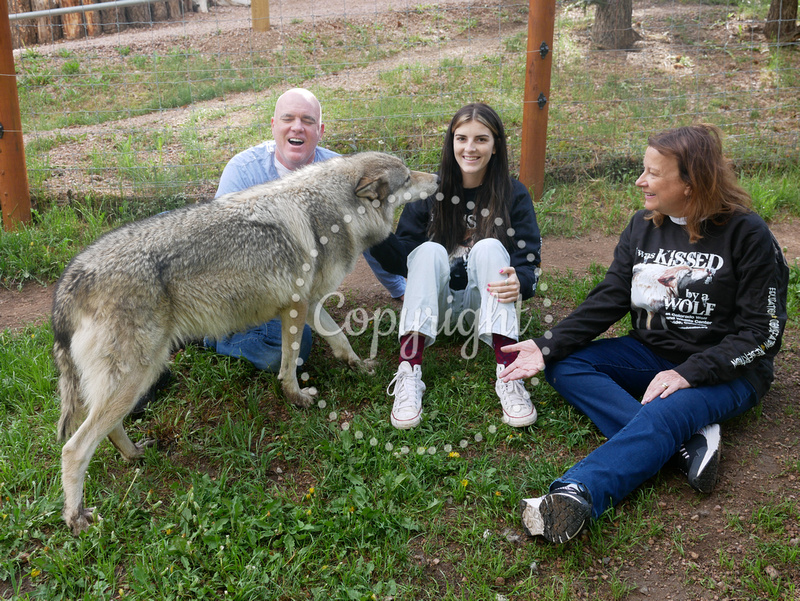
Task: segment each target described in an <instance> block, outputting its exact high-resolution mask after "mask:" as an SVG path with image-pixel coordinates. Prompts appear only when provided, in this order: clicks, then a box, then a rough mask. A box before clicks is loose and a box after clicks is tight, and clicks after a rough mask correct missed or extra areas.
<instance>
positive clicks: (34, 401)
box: [0, 270, 798, 600]
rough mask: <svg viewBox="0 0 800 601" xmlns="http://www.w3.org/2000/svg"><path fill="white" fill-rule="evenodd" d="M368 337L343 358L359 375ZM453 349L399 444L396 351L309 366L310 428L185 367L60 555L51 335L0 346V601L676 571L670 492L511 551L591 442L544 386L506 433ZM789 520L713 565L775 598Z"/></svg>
mask: <svg viewBox="0 0 800 601" xmlns="http://www.w3.org/2000/svg"><path fill="white" fill-rule="evenodd" d="M598 273H599V270H594V271H593V273H591V274H589V275H587V276H586V277H578V278H576V277H575V276H574V275H567V276H558V277H555V278H547V277H545V279H544V280H543V282H542V283H543V284H545V286H544V290H541V291H540V296H541V297H543V298H544V297H547V298H552V299H555V300H556V302H557V303H558V304H559V305H562V306H569V305H570V304H572V302H573V299H572V297H570V294H571V291H572V290H573V289H575V290H578V292H575V293H574V295H575V296H576V297H579V296H580V295H581V294H583V291H585V290H588V289H589V288H590V287H591V286H592V285H593V283H594V282H595V281H596V280H597V277H598ZM575 284H578V286H577V287H576V286H575ZM575 300H577V299H575ZM529 305H530V304H529ZM526 311H535V307H533V306H528V307H527V309H526ZM339 317H340V319H342V316H339ZM536 323H537V321H536V320H534V324H536ZM533 327H534V328H535V331H537V332H538V331H540V329H541V327H542V326H537V325H534V326H533ZM531 333H534V332H531ZM371 337H372V332H370V331H367V332H365V333H364V334H363V335H361V336H355V337H353V338H352V340H353V343H354V346H355V349H356V351H357V352H359V353H360V354H361V355H362V356H363V355H367V354H368V353H369V350H370V346H371ZM462 343H463V339H460V338H457V337H456V338H446V339H444V340H442V341H440V343H437V345H436V346H435V347H432V348H431V349H430V351H429V354H430V355H431V356H430V357H429V359H430V360H429V361H427V362H426V365H425V367H424V368H423V369H424V378H425V381H426V383H427V384H428V392H427V394H426V399H425V411H426V412H425V414H424V415H425V417H424V419H423V422H422V424H421V425H420V427H418V428H417V429H415V430H412V431H398V430H395V429H394V428H392V427H391V426H390V424H389V423H388V419H387V415H386V413H387V411H388V408H389V401H388V400H387V397H386V395H385V391H384V388H385V385H386V383H387V382H388V381H389V379H390V378H391V372H392V369H391V365H392V357H393V355H394V353H396V348H395V347H396V342H394V341H390V340H388V339H382V340H381V344H380V345H379V346H378V355H377V358H378V359H379V362H378V369H377V373H376V375H375V377H373V378H365V377H363V376H361V375H358V374H355V373H353V372H350V371H348V370H346V369H343V368H342V367H341V366H340V365H339V364H338V363H337V362H336V361H335V360H333V359H332V358H331V357H330V356H329V351H328V350H327V349H326V348H323V347H324V345H320V344H317V345H315V347H314V349H313V350H312V356H311V360H310V361H309V367H308V370H307V371H306V372H304V373H305V374H306V376H305V377H306V383H307V384H309V385H313V386H316V387H317V388H318V389H319V391H320V394H319V397H318V399H319V401H318V404H317V405H316V406H314V407H312V408H311V409H308V410H298V409H295V408H293V407H291V406H288V405H287V404H286V403H285V401H283V399H282V397H281V395H280V393H279V384H278V382H277V380H276V378H275V376H274V375H270V374H265V373H263V372H258V371H256V370H254V369H253V368H252V367H251V366H249V364H247V363H246V362H243V361H238V360H234V359H230V358H227V357H222V356H218V355H215V354H213V353H211V352H209V351H206V350H204V349H202V348H199V347H196V346H193V345H189V346H187V347H186V349H184V350H181V351H179V352H178V353H177V354H176V356H175V358H174V363H173V366H172V369H173V373H174V374H175V378H174V380H173V381H172V383H171V384H170V385H169V386H168V387H167V389H166V390H165V391H164V393H163V394H162V395H160V396H159V399H158V401H157V403H156V404H155V405H154V406H152V407H151V408H150V409H149V410H148V411H147V412H146V413H145V415H144V416H143V417H142V418H140V419H137V420H132V419H128V420H127V425H126V427H127V430H128V431H129V433H130V434H131V436H132V437H133V438H134V440H135V439H138V438H140V437H144V436H155V437H156V438H157V439H158V440H159V445H158V448H153V449H149V450H148V451H147V453H146V455H145V457H144V459H143V460H142V461H141V462H140V463H138V464H136V465H128V464H126V463H125V462H124V461H122V460H121V458H120V457H119V456H118V454H117V452H116V450H115V449H114V448H113V447H112V446H111V445H110V444H108V443H107V442H103V443H101V445H100V447H99V448H98V450H97V452H96V454H95V456H94V458H93V460H92V462H91V464H90V466H89V471H88V479H87V483H86V492H85V496H86V502H87V504H89V505H97V508H98V512H99V513H100V514H101V515H102V517H103V518H104V519H103V521H102V522H100V523H99V524H96V525H95V526H93V527H92V528H91V529H90V530H89V531H88V532H86V533H84V534H82V535H81V536H80V537H78V538H73V537H72V536H71V535H70V534H69V532H68V531H67V529H66V527H65V526H64V524H63V523H62V521H61V518H60V515H59V512H60V505H61V487H60V479H59V456H60V453H59V449H60V445H59V444H58V443H57V442H56V440H55V422H56V421H57V419H58V399H57V390H56V373H55V370H54V368H53V365H52V362H51V359H50V356H49V349H50V346H51V344H52V334H51V332H50V329H49V326H48V325H43V326H40V327H30V328H27V329H25V330H22V331H19V332H16V333H13V332H9V331H7V332H3V333H2V334H0V381H2V382H3V387H2V392H0V425H2V427H0V524H2V528H0V558H4V559H0V583H4V586H5V590H6V594H7V595H12V596H14V598H47V599H99V598H130V599H153V598H160V599H161V598H163V599H173V598H174V599H181V598H215V599H216V598H220V597H225V596H229V597H231V598H237V599H299V598H311V599H343V600H344V599H373V598H376V599H384V598H386V597H393V598H395V599H398V600H399V599H409V600H411V599H414V600H416V599H452V600H455V599H476V600H482V599H495V597H496V595H498V594H501V595H505V596H506V598H510V599H516V598H530V597H531V595H535V598H537V599H544V600H550V599H553V600H554V599H571V598H574V597H573V595H575V594H576V591H580V590H586V589H585V587H588V590H592V591H594V593H593V594H595V595H597V597H596V598H603V599H624V598H626V597H625V595H626V594H627V592H629V591H630V590H631V589H632V588H635V583H634V582H632V581H631V580H630V578H629V577H628V576H626V571H625V568H626V567H628V566H629V565H630V564H631V562H637V561H638V559H637V558H638V557H641V556H646V554H647V552H648V551H647V549H649V548H650V547H651V546H652V545H653V544H656V545H661V546H663V547H665V548H667V549H670V551H669V552H670V553H676V554H678V555H679V556H686V555H687V554H688V551H687V550H686V549H687V548H690V547H692V546H693V545H695V544H696V543H697V542H698V539H697V538H696V536H698V535H699V534H698V533H695V532H694V530H693V529H681V528H678V529H675V528H674V523H673V521H672V519H671V518H670V516H669V515H668V514H667V513H665V511H664V509H663V507H662V506H661V505H660V504H659V501H661V500H663V499H664V498H665V497H669V496H678V497H683V496H684V495H686V496H687V497H688V501H689V502H691V499H692V493H691V492H688V491H686V490H683V491H682V492H677V491H675V489H674V488H673V487H674V486H675V483H676V482H678V481H679V480H678V479H677V478H676V477H675V476H670V475H669V474H665V475H663V476H659V477H657V478H655V479H654V480H652V481H651V482H649V483H647V484H645V485H644V486H642V487H641V488H640V489H639V490H637V491H636V492H635V493H634V494H633V495H632V496H631V497H630V498H629V499H627V500H626V501H625V502H624V503H622V504H621V505H620V506H619V507H617V508H616V509H614V510H612V511H610V512H609V513H608V514H607V515H606V516H604V517H602V518H601V519H600V520H598V521H596V522H594V523H593V524H592V525H591V526H590V528H589V529H588V530H587V532H586V534H585V535H584V536H583V537H582V539H581V540H580V541H579V542H577V543H574V544H572V545H566V546H552V545H545V544H535V543H533V542H526V541H525V538H524V536H523V538H522V539H519V537H520V535H522V533H521V531H520V530H519V526H518V517H517V510H516V507H517V504H518V502H519V500H520V498H521V497H522V496H526V495H531V494H535V493H537V492H539V491H542V490H544V489H545V488H546V486H547V485H548V484H549V482H550V481H551V480H552V479H553V478H555V477H557V476H558V475H559V474H561V473H562V472H563V471H564V470H565V469H566V468H568V467H569V466H570V465H571V464H572V463H573V462H574V461H576V460H577V459H579V458H580V457H582V456H584V455H585V454H586V453H588V452H589V451H590V450H591V449H592V448H594V447H595V446H597V445H598V444H601V443H602V438H601V437H600V436H599V435H598V434H597V433H596V431H595V430H594V428H593V427H592V426H591V424H590V423H589V421H588V420H587V419H586V418H585V417H582V416H579V415H576V414H575V412H574V411H573V410H572V409H570V408H569V407H568V406H566V405H565V403H564V402H563V401H562V400H560V399H559V398H558V396H557V395H556V394H555V393H554V392H553V391H552V389H550V388H549V387H548V386H547V385H546V384H545V383H544V382H543V381H542V382H540V383H538V384H535V385H532V386H530V390H531V392H532V395H533V398H534V401H535V403H536V405H537V408H538V410H539V419H538V422H537V424H536V426H535V427H532V428H530V429H526V430H522V431H518V430H515V429H512V428H509V427H508V426H505V425H504V424H502V422H501V421H500V416H499V410H498V407H497V406H496V405H497V403H496V399H495V398H494V393H493V390H492V385H491V382H492V379H493V373H492V372H493V370H492V364H493V361H492V360H491V359H490V357H489V351H488V349H481V351H480V353H479V354H478V356H477V357H476V358H475V359H474V360H471V361H464V360H462V359H461V358H460V357H459V349H460V346H461V344H462ZM754 427H758V425H755V426H754ZM795 471H796V470H795ZM679 502H680V503H686V502H687V500H680V501H679ZM797 519H798V509H797V505H796V503H793V502H790V501H788V500H785V501H783V502H782V503H778V504H774V505H769V506H764V507H754V508H753V510H752V512H751V513H749V514H745V515H743V516H739V517H737V518H736V522H737V523H738V524H740V531H741V533H742V535H743V536H745V537H746V538H747V540H748V541H752V543H753V544H751V543H748V544H746V545H745V546H744V547H741V546H740V545H739V543H736V544H737V549H738V550H736V551H733V549H732V548H731V547H729V546H727V544H726V546H724V547H721V548H720V554H719V558H718V561H719V562H720V566H723V567H724V566H727V565H734V566H735V573H736V574H737V575H739V574H741V577H742V582H743V583H744V584H743V585H742V586H744V587H746V589H747V590H749V591H751V592H752V594H753V595H754V596H759V595H763V598H776V599H777V598H780V597H779V596H778V595H780V594H785V593H787V591H790V590H792V589H791V586H792V583H791V581H789V580H782V581H777V582H776V581H774V580H770V579H769V578H764V577H763V576H762V573H763V569H764V567H765V566H766V565H771V566H773V567H775V568H776V569H778V570H779V571H782V572H788V571H790V570H791V569H792V568H791V566H792V565H796V562H797V560H798V552H797V547H796V546H795V547H792V546H791V545H789V544H788V540H787V537H786V533H787V531H793V529H794V528H795V526H794V525H795V524H796V523H797ZM699 536H703V535H699ZM601 558H606V559H602V560H601ZM598 569H599V571H598ZM598 573H601V574H603V575H604V576H605V577H604V578H603V579H602V580H601V581H600V582H597V581H595V580H593V579H592V574H594V575H597V574H598ZM699 576H701V575H698V577H699ZM737 577H738V576H737ZM713 586H715V585H713V583H712V588H713ZM593 598H594V597H593ZM759 598H762V597H759Z"/></svg>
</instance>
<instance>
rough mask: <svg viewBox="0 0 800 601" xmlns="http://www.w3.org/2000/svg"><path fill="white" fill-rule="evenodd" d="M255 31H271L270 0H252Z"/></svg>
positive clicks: (251, 15)
mask: <svg viewBox="0 0 800 601" xmlns="http://www.w3.org/2000/svg"><path fill="white" fill-rule="evenodd" d="M250 20H251V21H252V28H253V31H269V0H250Z"/></svg>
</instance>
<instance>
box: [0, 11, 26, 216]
mask: <svg viewBox="0 0 800 601" xmlns="http://www.w3.org/2000/svg"><path fill="white" fill-rule="evenodd" d="M0 205H2V212H3V227H4V228H5V229H6V231H11V230H13V229H15V227H16V226H17V224H18V223H28V222H29V221H30V220H31V195H30V189H29V188H28V169H27V167H26V166H25V144H24V142H23V139H22V119H21V117H20V114H19V96H18V95H17V75H16V73H15V71H14V48H13V43H12V41H11V22H10V21H9V18H8V3H7V2H6V0H0Z"/></svg>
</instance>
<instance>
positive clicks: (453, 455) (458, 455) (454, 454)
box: [447, 451, 461, 459]
mask: <svg viewBox="0 0 800 601" xmlns="http://www.w3.org/2000/svg"><path fill="white" fill-rule="evenodd" d="M447 456H448V457H450V458H451V459H456V458H458V457H461V453H459V452H458V451H450V453H448V455H447Z"/></svg>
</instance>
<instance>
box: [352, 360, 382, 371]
mask: <svg viewBox="0 0 800 601" xmlns="http://www.w3.org/2000/svg"><path fill="white" fill-rule="evenodd" d="M376 365H377V361H375V360H374V359H364V360H361V359H359V358H358V357H356V358H355V359H351V360H350V361H349V362H348V366H349V367H350V369H352V370H353V371H357V372H360V373H364V374H374V373H375V366H376Z"/></svg>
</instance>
